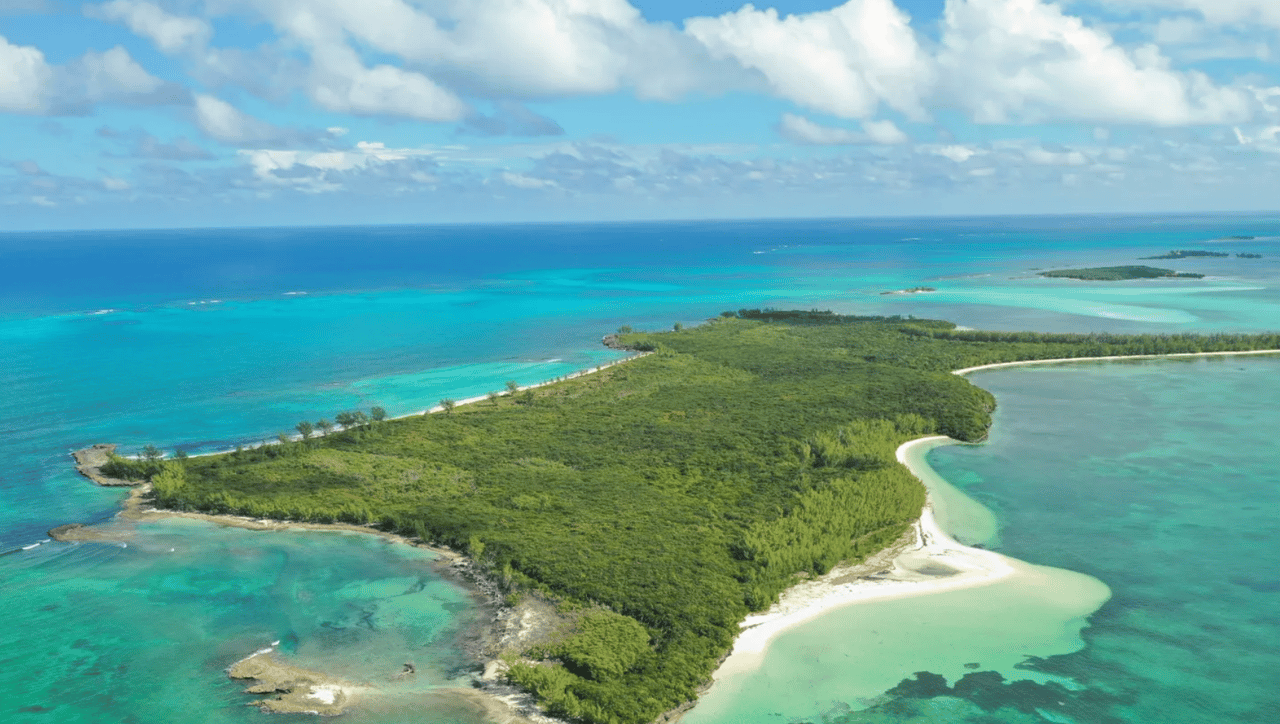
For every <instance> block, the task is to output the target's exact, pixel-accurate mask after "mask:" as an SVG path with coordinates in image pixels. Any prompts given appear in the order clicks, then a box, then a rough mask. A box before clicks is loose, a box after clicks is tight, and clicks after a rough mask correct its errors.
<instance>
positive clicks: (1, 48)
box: [0, 36, 182, 114]
mask: <svg viewBox="0 0 1280 724" xmlns="http://www.w3.org/2000/svg"><path fill="white" fill-rule="evenodd" d="M0 68H3V69H4V72H3V73H0V111H8V112H14V113H40V114H78V113H85V112H87V111H88V109H90V108H91V107H93V105H95V104H97V103H102V102H118V103H131V104H147V103H168V102H175V101H177V100H178V99H179V98H180V97H181V95H182V92H181V90H180V89H179V88H177V87H176V86H173V85H171V84H167V83H165V82H164V81H162V80H160V79H159V78H156V77H155V76H153V75H151V74H150V73H148V72H147V71H146V70H145V69H144V68H143V67H142V66H141V65H139V64H138V62H137V61H135V60H134V59H133V57H132V56H131V55H129V51H127V50H125V49H124V48H123V47H122V46H119V45H117V46H116V47H114V48H111V49H110V50H108V51H106V52H102V53H99V52H97V51H94V50H91V51H89V52H87V53H85V54H84V55H82V56H80V57H79V58H76V59H75V60H72V61H70V62H69V63H67V64H65V65H50V64H49V63H47V62H46V61H45V57H44V54H43V53H41V52H40V51H39V50H38V49H36V48H34V47H31V46H18V45H13V44H12V43H10V42H9V41H8V40H7V39H5V38H4V37H2V36H0Z"/></svg>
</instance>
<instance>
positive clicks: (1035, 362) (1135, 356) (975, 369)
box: [951, 349, 1280, 376]
mask: <svg viewBox="0 0 1280 724" xmlns="http://www.w3.org/2000/svg"><path fill="white" fill-rule="evenodd" d="M1259 354H1280V349H1257V350H1248V351H1244V352H1174V353H1172V354H1128V355H1115V356H1112V357H1060V358H1057V359H1030V360H1024V361H1022V362H997V363H995V364H989V365H979V366H977V367H966V368H964V369H962V370H952V372H951V374H953V375H961V376H964V375H967V374H969V373H970V372H980V371H982V370H996V369H1002V368H1004V367H1026V366H1028V365H1052V364H1064V363H1066V362H1114V361H1117V360H1130V359H1177V358H1180V357H1181V358H1187V357H1241V356H1247V355H1259Z"/></svg>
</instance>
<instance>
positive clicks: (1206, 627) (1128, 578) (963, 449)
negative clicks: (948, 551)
mask: <svg viewBox="0 0 1280 724" xmlns="http://www.w3.org/2000/svg"><path fill="white" fill-rule="evenodd" d="M1278 376H1280V358H1276V357H1260V358H1240V357H1237V358H1227V359H1201V360H1194V361H1170V360H1165V361H1152V362H1125V363H1084V364H1071V365H1064V366H1044V367H1024V368H1018V369H1005V370H996V371H986V372H980V373H975V374H974V375H972V376H971V379H972V381H973V382H974V383H975V384H978V385H981V386H983V387H985V388H987V389H989V390H991V391H992V392H994V393H995V395H996V398H997V400H998V401H999V404H1000V408H999V410H998V412H997V415H996V425H995V428H994V429H993V432H992V435H991V439H990V440H989V441H988V442H987V443H985V444H983V445H980V446H947V447H940V448H937V449H935V450H933V451H932V452H931V453H929V461H930V463H931V466H932V467H933V469H934V470H935V471H937V472H938V473H939V474H941V475H942V476H943V477H944V478H945V479H947V480H948V481H950V482H951V483H953V484H955V485H957V486H958V487H960V488H961V489H962V490H963V491H964V492H965V493H967V494H968V495H969V496H971V497H972V498H974V499H976V500H977V501H979V502H980V503H982V504H984V505H985V506H986V507H987V508H988V509H990V510H992V511H994V512H995V514H996V518H997V520H998V523H999V532H998V534H997V536H995V537H994V538H992V539H989V540H988V541H987V542H988V543H989V544H992V545H993V547H995V548H997V549H998V550H1000V551H1001V552H1003V553H1005V554H1007V555H1010V556H1014V557H1016V558H1019V559H1022V560H1025V561H1031V562H1034V563H1037V564H1042V565H1047V566H1054V567H1058V568H1064V569H1070V570H1072V571H1077V572H1079V573H1080V574H1086V575H1087V576H1089V577H1094V578H1096V579H1097V580H1099V581H1101V582H1103V583H1105V584H1106V586H1107V587H1109V588H1110V593H1111V596H1110V598H1109V600H1106V602H1105V603H1102V601H1098V603H1099V604H1101V608H1100V609H1098V610H1097V611H1096V613H1092V615H1091V616H1089V617H1088V618H1087V620H1084V619H1079V618H1073V617H1072V614H1073V613H1074V612H1073V611H1072V610H1071V609H1070V607H1069V606H1070V604H1071V602H1072V599H1073V595H1072V594H1071V593H1070V592H1067V593H1062V592H1059V591H1047V590H1046V589H1044V588H1039V589H1037V588H1036V587H1035V586H1034V585H1032V586H1030V587H1028V586H1024V585H1022V583H1021V582H1018V581H1012V582H1002V583H997V584H994V585H991V586H986V587H982V588H973V589H967V590H964V591H960V592H955V593H942V594H937V595H933V596H924V597H919V598H915V599H911V600H906V601H895V602H884V603H873V604H864V605H857V606H851V607H848V608H845V609H841V610H838V611H836V612H834V613H832V614H830V615H827V616H824V617H823V618H822V619H819V620H816V621H814V622H812V623H810V624H806V625H804V626H801V627H798V628H797V629H794V630H792V631H789V632H787V633H785V634H783V635H782V636H780V637H779V638H778V639H777V641H776V642H775V643H774V645H773V647H772V648H771V649H770V651H769V655H768V657H767V658H766V660H765V664H764V665H763V666H762V668H761V670H760V671H759V672H756V673H754V674H751V675H747V676H742V677H734V678H733V679H730V680H729V681H727V682H726V686H727V687H728V688H731V689H732V690H733V691H734V692H735V693H736V694H737V695H736V696H733V697H731V702H730V703H728V704H726V705H724V706H722V707H721V708H720V710H719V711H715V712H708V713H707V714H708V715H706V716H704V717H701V718H697V717H695V718H691V719H690V720H689V721H690V723H691V724H695V723H700V722H730V721H734V722H769V721H772V722H776V721H792V722H799V721H804V722H824V723H825V724H854V723H857V724H872V723H875V724H881V723H883V724H889V723H893V724H898V723H905V722H948V723H952V722H954V723H957V724H958V723H960V722H964V723H965V724H1000V723H1008V724H1022V723H1024V722H1026V723H1030V722H1055V723H1058V722H1079V723H1081V724H1084V723H1097V724H1111V723H1113V722H1115V723H1119V722H1128V723H1133V724H1137V723H1143V724H1145V723H1148V722H1149V723H1151V724H1158V723H1163V722H1171V721H1176V722H1180V723H1181V722H1187V723H1196V724H1199V723H1203V724H1210V723H1214V724H1220V723H1226V722H1262V721H1271V720H1273V719H1274V715H1275V714H1274V713H1275V711H1276V706H1277V705H1280V693H1278V692H1277V688H1276V686H1275V672H1276V671H1278V670H1280V600H1277V594H1280V558H1278V557H1277V556H1276V555H1274V550H1273V548H1274V544H1275V542H1276V526H1275V511H1276V509H1277V507H1278V506H1280V474H1278V473H1277V471H1276V467H1275V463H1276V457H1275V450H1276V441H1275V438H1274V434H1275V430H1277V429H1280V385H1277V384H1276V379H1277V378H1278ZM1062 608H1066V610H1065V611H1061V610H1058V609H1062Z"/></svg>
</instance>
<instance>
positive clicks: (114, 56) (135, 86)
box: [65, 45, 164, 102]
mask: <svg viewBox="0 0 1280 724" xmlns="http://www.w3.org/2000/svg"><path fill="white" fill-rule="evenodd" d="M65 76H66V79H67V81H66V85H67V86H77V91H79V92H77V93H76V94H75V95H76V96H77V97H78V98H82V99H84V100H87V101H91V102H93V101H102V100H108V99H112V98H120V97H122V96H140V95H147V94H149V93H153V92H154V91H156V90H159V89H160V87H161V86H163V85H164V81H162V80H160V79H159V78H157V77H155V76H153V75H151V74H150V73H148V72H147V71H146V70H144V69H143V67H142V66H141V65H138V63H137V61H135V60H134V59H133V57H132V56H130V55H129V51H127V50H125V49H124V47H123V46H119V45H117V46H116V47H114V48H112V49H111V50H108V51H107V52H105V53H98V52H96V51H92V50H91V51H89V52H88V53H85V54H84V55H83V56H81V57H80V58H79V59H78V60H76V61H74V62H73V63H71V64H70V65H69V66H68V67H67V68H66V72H65Z"/></svg>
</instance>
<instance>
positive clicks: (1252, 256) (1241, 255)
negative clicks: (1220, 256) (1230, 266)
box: [1236, 252, 1262, 259]
mask: <svg viewBox="0 0 1280 724" xmlns="http://www.w3.org/2000/svg"><path fill="white" fill-rule="evenodd" d="M1236 256H1237V257H1239V258H1241V259H1261V258H1262V255H1261V254H1250V253H1248V252H1241V253H1239V254H1236Z"/></svg>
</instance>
